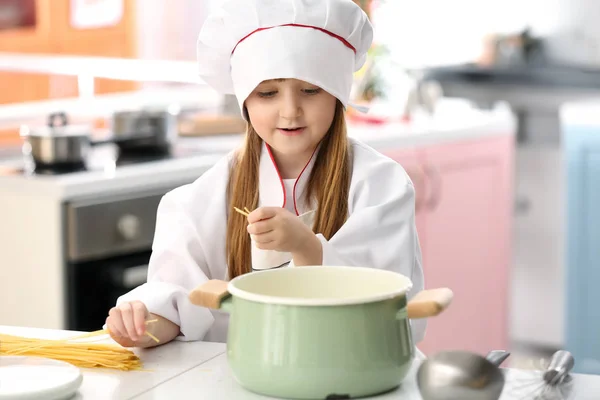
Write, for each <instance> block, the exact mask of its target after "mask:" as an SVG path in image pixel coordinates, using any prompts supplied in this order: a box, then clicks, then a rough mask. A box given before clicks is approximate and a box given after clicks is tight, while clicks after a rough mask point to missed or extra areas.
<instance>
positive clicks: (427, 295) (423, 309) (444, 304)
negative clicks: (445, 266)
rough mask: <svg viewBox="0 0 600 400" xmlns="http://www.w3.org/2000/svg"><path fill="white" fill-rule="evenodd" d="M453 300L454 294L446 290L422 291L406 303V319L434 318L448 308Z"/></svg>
mask: <svg viewBox="0 0 600 400" xmlns="http://www.w3.org/2000/svg"><path fill="white" fill-rule="evenodd" d="M453 298H454V293H453V292H452V290H450V289H448V288H438V289H429V290H422V291H420V292H419V293H417V294H416V295H415V297H413V298H412V299H411V300H410V301H409V302H408V306H407V311H408V318H409V319H420V318H427V317H434V316H436V315H438V314H440V313H441V312H442V311H444V310H445V309H446V308H448V306H449V305H450V303H452V299H453Z"/></svg>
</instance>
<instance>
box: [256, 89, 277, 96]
mask: <svg viewBox="0 0 600 400" xmlns="http://www.w3.org/2000/svg"><path fill="white" fill-rule="evenodd" d="M276 93H277V92H276V91H274V90H273V91H270V92H257V94H258V97H273V96H275V94H276Z"/></svg>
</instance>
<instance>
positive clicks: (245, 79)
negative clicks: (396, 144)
mask: <svg viewBox="0 0 600 400" xmlns="http://www.w3.org/2000/svg"><path fill="white" fill-rule="evenodd" d="M372 41H373V28H372V26H371V23H370V22H369V19H368V17H367V15H366V14H365V12H364V11H363V10H362V9H361V8H360V7H359V6H358V5H356V4H355V3H354V2H353V1H352V0H225V1H223V2H222V4H221V5H220V6H219V7H217V8H216V10H214V11H213V12H212V13H211V15H209V16H208V17H207V19H206V21H205V23H204V25H203V27H202V30H201V32H200V34H199V37H198V42H197V57H198V65H199V74H200V76H201V77H202V78H203V79H204V81H205V82H206V83H207V84H209V85H210V86H212V87H213V88H214V89H216V90H217V91H218V92H220V93H222V94H235V95H236V97H237V99H238V103H239V105H240V109H242V110H243V109H244V102H245V101H246V98H247V97H248V95H250V93H252V91H253V90H254V89H255V88H256V86H257V85H258V84H259V83H260V82H262V81H264V80H268V79H279V78H296V79H300V80H303V81H306V82H309V83H311V84H313V85H316V86H319V87H320V88H322V89H323V90H325V91H327V92H329V93H330V94H332V95H333V96H335V97H336V98H338V99H339V100H340V101H341V102H342V104H343V105H344V107H347V106H348V103H349V99H350V91H351V88H352V81H353V73H354V72H356V71H358V70H359V69H360V68H361V67H362V66H363V65H364V63H365V61H366V54H367V51H368V50H369V48H370V46H371V43H372ZM244 117H246V116H244Z"/></svg>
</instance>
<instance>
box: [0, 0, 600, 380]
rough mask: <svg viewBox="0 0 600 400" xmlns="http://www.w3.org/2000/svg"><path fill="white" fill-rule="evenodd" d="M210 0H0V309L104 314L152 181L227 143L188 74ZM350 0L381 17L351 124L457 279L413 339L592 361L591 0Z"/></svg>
mask: <svg viewBox="0 0 600 400" xmlns="http://www.w3.org/2000/svg"><path fill="white" fill-rule="evenodd" d="M216 2H217V0H201V1H198V0H169V1H167V0H137V1H136V0H0V254H2V258H1V259H0V296H1V297H0V298H1V299H2V302H1V303H0V324H2V325H20V326H34V327H47V328H59V329H74V330H95V329H100V328H101V326H102V324H103V323H104V318H105V316H106V313H107V312H108V309H109V308H110V307H111V306H112V305H113V304H114V301H115V299H116V297H117V296H119V295H120V294H121V293H123V292H125V291H128V290H130V289H131V288H133V287H135V286H136V285H139V284H141V283H143V282H144V280H145V277H146V271H147V262H148V257H149V254H150V251H151V242H152V236H153V230H154V223H155V212H156V206H157V204H158V201H159V200H160V197H161V196H162V195H163V194H164V193H165V192H166V191H168V190H170V189H172V188H174V187H177V186H179V185H182V184H185V183H188V182H191V181H193V180H194V179H196V178H197V177H198V176H200V175H201V174H202V173H203V172H204V171H206V169H208V168H210V166H211V165H212V164H214V162H215V161H216V160H218V159H219V158H220V157H222V156H223V154H224V153H225V152H227V151H229V150H231V149H232V148H234V146H236V145H237V144H239V143H240V140H241V138H242V135H243V131H244V129H245V124H244V123H243V120H242V119H241V118H240V115H239V109H237V106H236V102H235V100H234V99H232V98H231V97H230V96H224V97H222V96H219V95H217V94H216V93H214V92H213V91H212V90H211V89H210V88H208V87H206V86H205V85H204V84H203V83H202V82H201V81H200V80H199V79H198V78H197V76H196V70H195V64H194V60H195V56H196V53H195V41H196V37H197V34H198V32H199V30H200V27H201V23H202V21H203V19H204V18H205V17H206V15H207V13H208V12H209V10H210V8H211V7H212V6H214V4H216ZM356 2H357V3H360V5H361V6H362V7H363V8H364V9H365V11H367V12H368V13H369V14H370V16H371V18H372V20H373V23H374V25H375V29H376V36H375V43H374V45H373V48H372V49H371V52H370V57H369V60H368V62H367V64H366V65H365V67H364V68H363V69H361V70H360V71H358V72H357V73H356V84H355V88H354V94H353V96H354V100H355V102H358V103H363V104H366V105H369V106H370V107H371V111H370V113H368V114H366V115H363V114H358V113H356V112H354V111H352V110H349V111H348V121H349V135H351V136H354V137H357V138H359V139H361V140H364V141H365V142H367V143H369V144H370V145H372V146H373V147H375V148H377V149H378V150H380V151H381V152H382V153H384V154H387V155H389V156H390V157H392V158H394V159H395V160H397V161H398V162H400V163H401V164H402V165H403V166H404V167H405V168H406V170H407V171H408V173H409V174H410V176H411V178H412V179H413V181H414V183H415V186H416V188H417V224H418V229H419V236H420V240H421V247H422V250H423V258H424V268H425V279H426V285H427V286H428V287H435V286H449V287H451V288H452V289H453V290H454V291H455V296H456V297H455V302H454V303H453V305H452V306H451V308H450V309H449V310H448V312H447V313H445V314H444V315H441V316H439V317H436V318H434V319H432V320H430V323H429V330H428V334H427V338H426V339H425V341H424V342H423V344H422V346H421V348H422V350H423V351H425V352H426V353H427V354H431V353H432V352H435V351H438V350H442V349H448V348H463V349H468V350H472V351H477V352H480V353H486V352H487V351H489V350H493V349H510V350H511V351H513V357H512V358H511V359H512V363H513V365H517V364H518V365H519V366H521V367H531V368H536V367H538V366H539V362H540V360H541V359H543V358H545V357H548V356H549V355H550V354H551V353H552V352H553V351H555V350H557V349H567V350H570V351H571V352H572V353H573V354H574V356H575V360H576V365H575V370H577V371H578V372H587V373H594V374H597V373H600V311H598V310H600V307H598V305H600V290H598V285H599V284H600V175H599V174H597V172H598V171H599V170H600V27H599V26H600V25H598V24H597V21H598V20H599V19H600V3H598V2H597V1H595V0H551V1H548V0H546V1H542V0H520V1H517V0H504V1H498V0H451V1H448V0H445V1H443V0H418V1H415V0H386V1H384V0H373V1H370V0H356ZM266 62H268V61H267V60H266ZM60 133H68V134H69V135H70V136H69V137H68V138H67V139H68V140H67V139H65V138H64V137H63V138H59V137H57V136H56V135H55V134H60ZM63 136H64V135H63ZM209 195H210V193H207V196H209Z"/></svg>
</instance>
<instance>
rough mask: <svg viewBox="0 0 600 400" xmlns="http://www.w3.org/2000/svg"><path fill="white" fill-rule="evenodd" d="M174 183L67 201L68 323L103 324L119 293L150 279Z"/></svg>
mask: <svg viewBox="0 0 600 400" xmlns="http://www.w3.org/2000/svg"><path fill="white" fill-rule="evenodd" d="M170 189H171V188H165V189H163V190H158V189H157V190H155V191H153V192H144V193H141V192H140V193H133V194H127V195H123V196H120V197H117V196H108V197H105V198H93V199H87V200H78V201H76V202H72V203H69V204H66V205H65V218H66V227H67V229H66V233H65V235H66V236H65V254H66V258H67V282H66V284H67V291H66V292H67V298H66V304H67V310H66V311H67V324H68V329H72V330H81V331H94V330H99V329H102V326H103V325H104V323H105V322H106V317H107V316H108V312H109V311H110V309H111V308H112V307H114V306H115V304H116V301H117V299H118V297H119V296H121V295H123V294H125V293H127V292H129V291H131V290H132V289H134V288H136V287H137V286H139V285H141V284H143V283H144V282H146V277H147V274H148V262H149V260H150V254H151V250H152V241H153V238H154V229H155V225H156V211H157V208H158V205H159V203H160V200H161V198H162V196H163V195H164V194H165V193H166V192H167V191H168V190H170Z"/></svg>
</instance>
